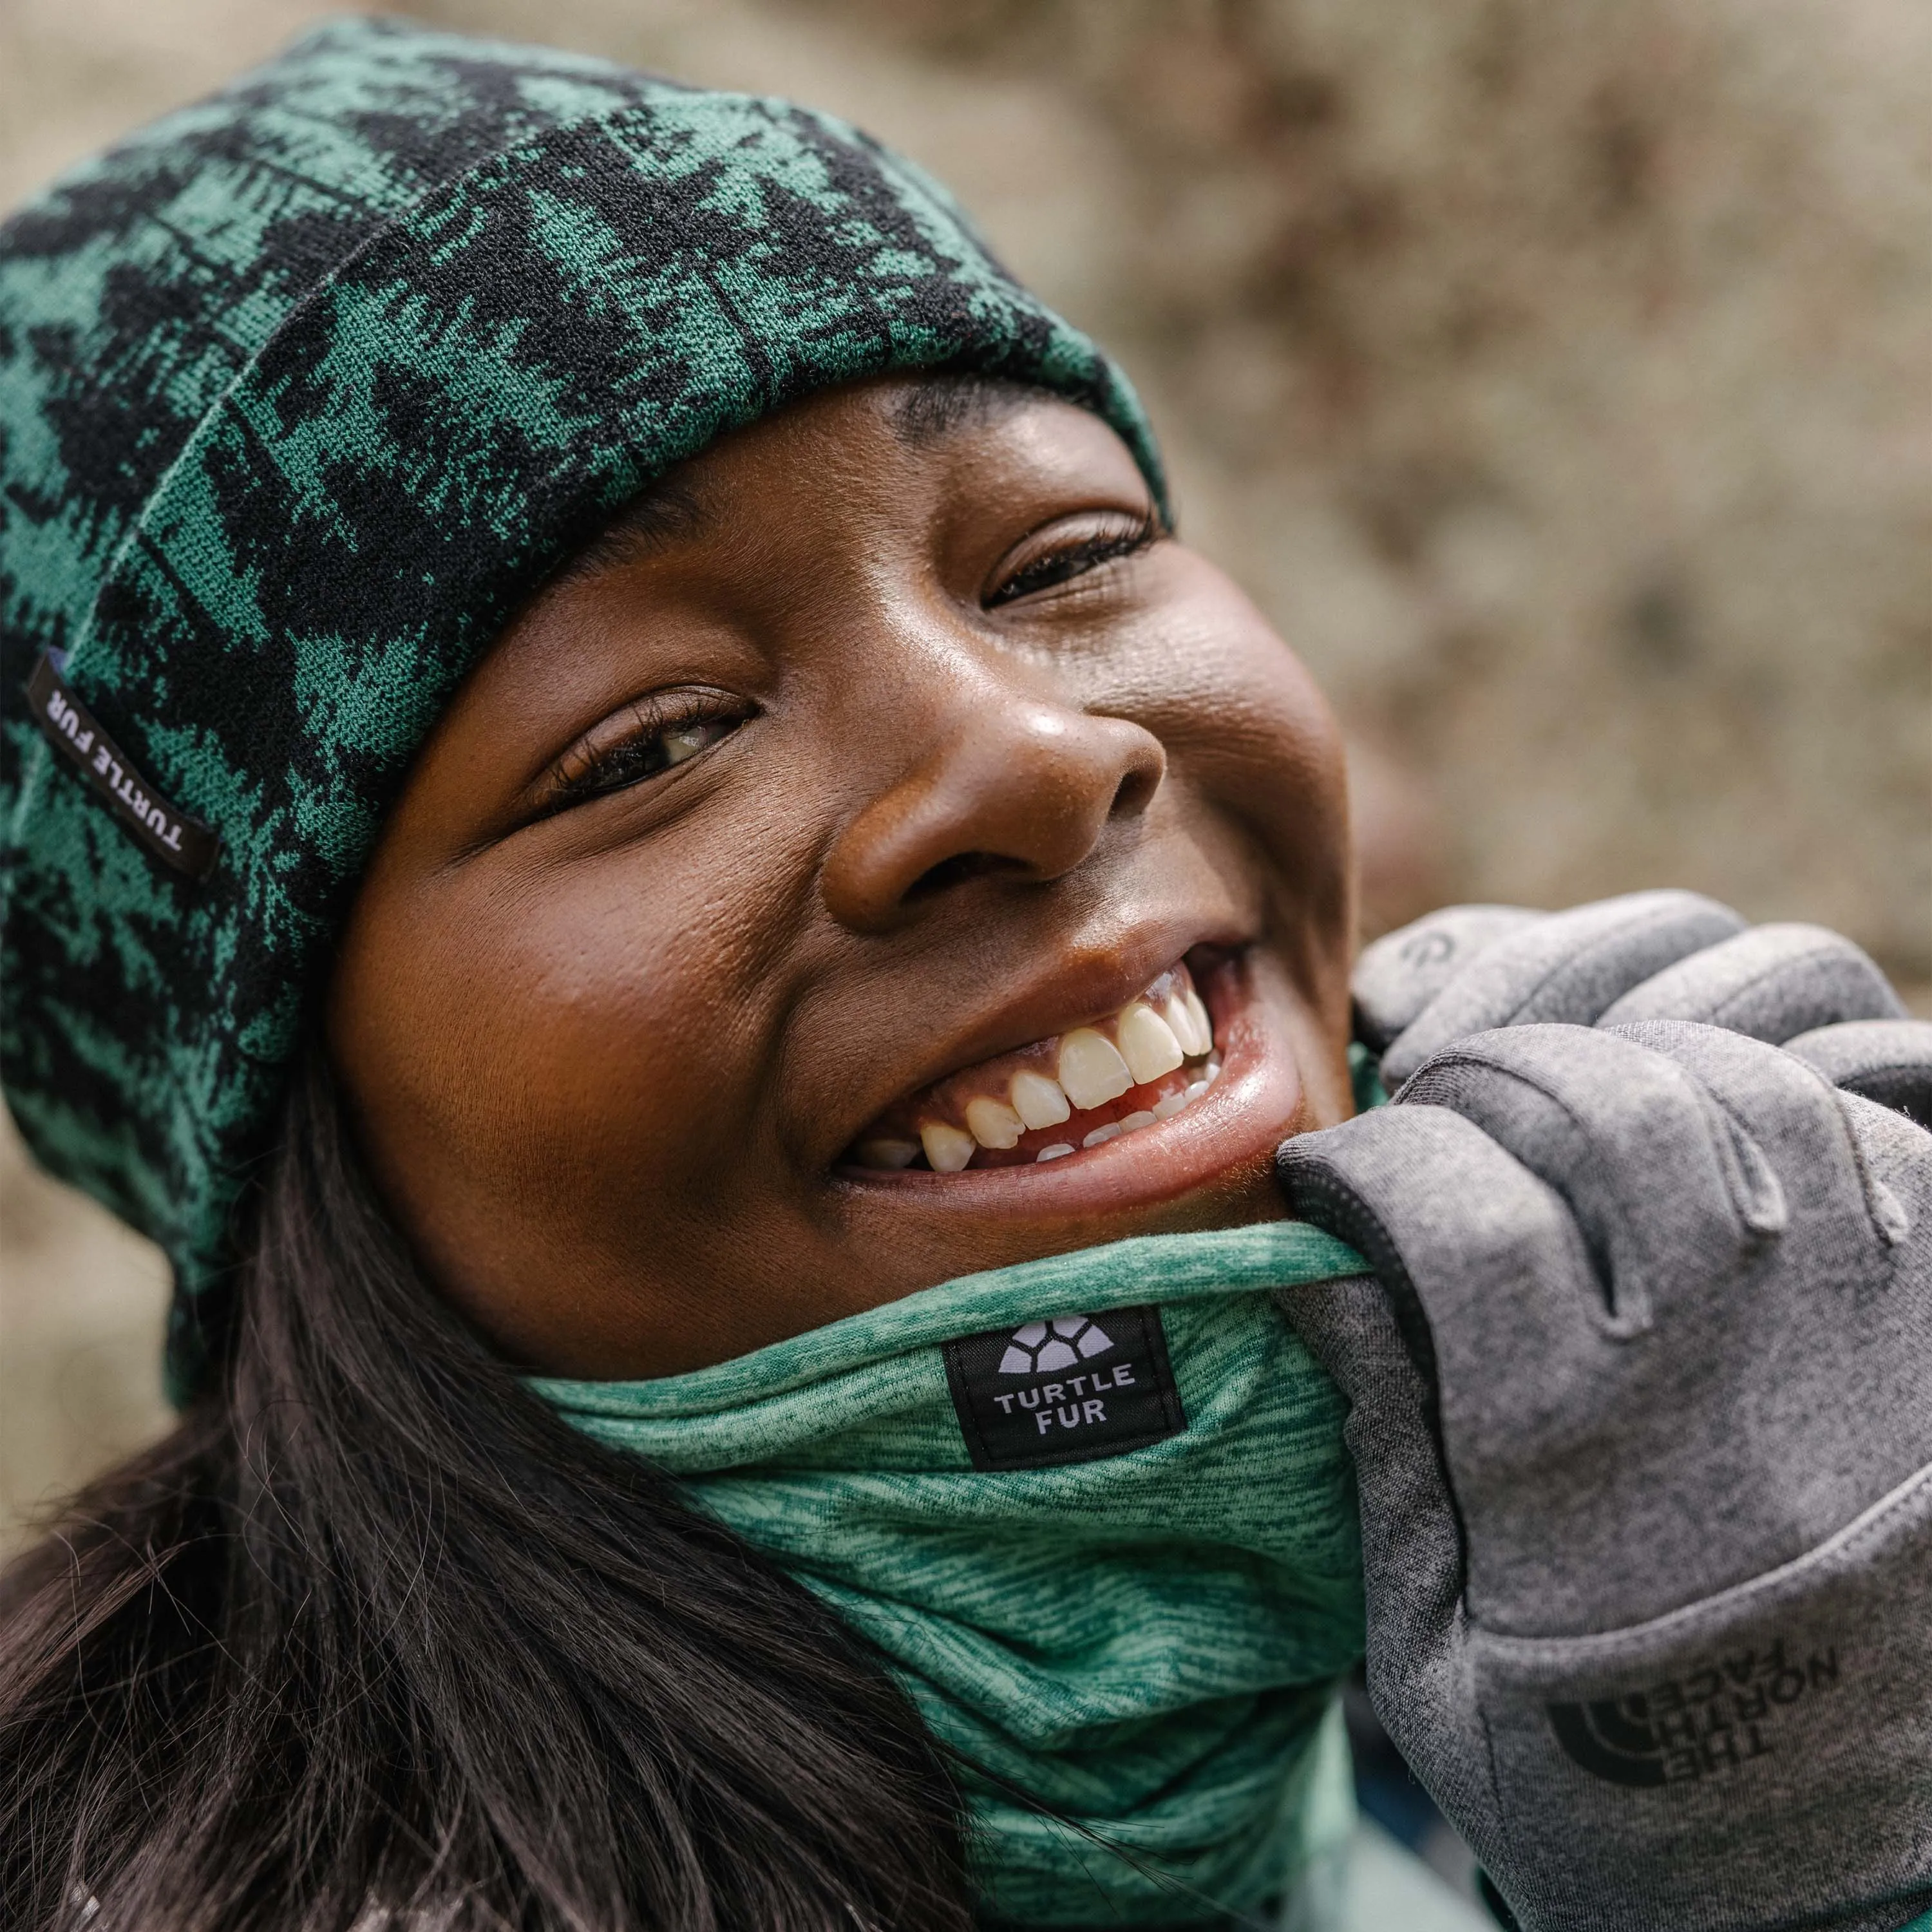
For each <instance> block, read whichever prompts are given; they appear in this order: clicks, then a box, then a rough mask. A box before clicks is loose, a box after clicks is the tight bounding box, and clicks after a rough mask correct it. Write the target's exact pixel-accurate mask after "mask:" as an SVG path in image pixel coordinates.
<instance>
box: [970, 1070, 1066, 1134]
mask: <svg viewBox="0 0 1932 1932" xmlns="http://www.w3.org/2000/svg"><path fill="white" fill-rule="evenodd" d="M1009 1092H1010V1095H1011V1097H1012V1100H1013V1111H1014V1112H1015V1113H1016V1114H1018V1115H1019V1117H1020V1118H1021V1119H1022V1120H1023V1121H1025V1123H1026V1124H1027V1125H1028V1127H1058V1126H1059V1124H1061V1121H1064V1120H1065V1119H1066V1118H1067V1115H1069V1114H1070V1113H1071V1112H1073V1109H1072V1108H1071V1107H1070V1106H1068V1105H1067V1096H1066V1095H1065V1094H1064V1093H1062V1092H1061V1090H1060V1085H1059V1083H1058V1082H1057V1081H1052V1080H1049V1079H1048V1078H1047V1077H1046V1075H1045V1074H1043V1073H1016V1074H1015V1075H1014V1076H1013V1085H1012V1087H1011V1088H1010V1089H1009ZM968 1118H969V1119H970V1118H971V1114H970V1113H969V1114H968Z"/></svg>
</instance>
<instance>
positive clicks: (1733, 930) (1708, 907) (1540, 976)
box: [1353, 892, 1905, 1091]
mask: <svg viewBox="0 0 1932 1932" xmlns="http://www.w3.org/2000/svg"><path fill="white" fill-rule="evenodd" d="M1353 990H1354V993H1355V1031H1356V1034H1357V1035H1358V1037H1359V1038H1360V1039H1361V1041H1362V1043H1364V1045H1365V1046H1367V1047H1368V1048H1369V1049H1370V1051H1371V1052H1374V1053H1376V1054H1378V1055H1380V1056H1381V1059H1382V1079H1383V1080H1384V1081H1385V1083H1386V1084H1387V1085H1388V1087H1389V1088H1390V1089H1391V1091H1393V1090H1394V1088H1396V1087H1397V1086H1399V1085H1400V1084H1401V1083H1402V1082H1403V1081H1405V1080H1406V1079H1408V1078H1409V1076H1410V1075H1411V1074H1412V1073H1414V1072H1415V1070H1416V1069H1417V1068H1418V1067H1420V1066H1421V1064H1422V1063H1423V1062H1424V1061H1425V1060H1427V1058H1429V1056H1430V1055H1431V1054H1432V1053H1435V1052H1438V1051H1439V1050H1440V1049H1442V1048H1443V1047H1445V1046H1448V1044H1449V1043H1450V1042H1451V1040H1460V1039H1462V1038H1463V1037H1464V1036H1465V1035H1466V1034H1472V1033H1484V1032H1487V1031H1488V1030H1489V1029H1490V1028H1492V1027H1502V1026H1522V1025H1529V1024H1534V1023H1537V1022H1567V1023H1568V1024H1570V1025H1576V1026H1592V1025H1603V1026H1619V1025H1626V1024H1628V1023H1630V1022H1634V1021H1637V1020H1697V1021H1700V1022H1704V1023H1706V1024H1707V1025H1712V1026H1721V1027H1724V1028H1727V1029H1728V1030H1729V1031H1731V1032H1733V1033H1744V1034H1750V1035H1751V1037H1752V1038H1753V1039H1754V1040H1769V1041H1770V1042H1772V1044H1773V1045H1774V1046H1783V1045H1784V1043H1785V1042H1786V1041H1787V1040H1790V1039H1792V1038H1793V1037H1794V1036H1796V1035H1797V1034H1802V1033H1805V1032H1807V1031H1811V1030H1812V1029H1814V1028H1820V1027H1823V1026H1826V1025H1833V1024H1835V1023H1838V1022H1847V1021H1859V1020H1890V1019H1902V1018H1903V1016H1904V1013H1905V1009H1904V1007H1903V1006H1901V1005H1900V1004H1899V1000H1898V996H1897V995H1896V994H1895V993H1894V992H1893V991H1892V990H1891V987H1890V986H1889V985H1888V984H1887V983H1886V980H1885V975H1884V974H1882V973H1881V972H1880V971H1879V969H1878V968H1877V967H1876V966H1875V965H1873V963H1872V962H1871V960H1870V959H1869V958H1868V957H1867V956H1866V955H1865V954H1864V953H1861V951H1860V950H1858V947H1855V946H1854V945H1853V944H1852V942H1851V941H1849V940H1848V939H1841V938H1839V936H1838V935H1837V934H1836V933H1834V932H1826V929H1824V928H1823V926H1752V927H1747V926H1746V925H1745V922H1744V921H1743V920H1742V919H1741V918H1739V916H1738V915H1737V914H1736V913H1734V912H1733V911H1732V910H1730V907H1727V906H1721V905H1720V904H1718V902H1717V901H1715V899H1707V898H1703V896H1702V895H1700V894H1698V893H1696V892H1631V893H1628V894H1627V895H1625V896H1624V897H1622V898H1613V899H1599V900H1598V901H1595V903H1594V904H1590V905H1582V906H1577V907H1573V908H1572V909H1571V910H1570V911H1568V912H1560V913H1538V912H1529V911H1527V910H1524V908H1523V907H1520V906H1490V905H1463V906H1451V907H1448V909H1447V910H1445V911H1442V912H1438V913H1430V916H1428V917H1427V918H1426V919H1418V920H1417V921H1416V922H1415V923H1414V924H1413V925H1412V926H1404V927H1403V928H1402V929H1401V930H1400V932H1391V933H1390V934H1388V935H1387V936H1386V937H1385V938H1382V939H1379V940H1377V941H1376V943H1375V944H1373V946H1370V947H1367V949H1366V950H1364V953H1363V954H1362V956H1361V959H1359V960H1358V962H1356V966H1355V977H1354V982H1353Z"/></svg>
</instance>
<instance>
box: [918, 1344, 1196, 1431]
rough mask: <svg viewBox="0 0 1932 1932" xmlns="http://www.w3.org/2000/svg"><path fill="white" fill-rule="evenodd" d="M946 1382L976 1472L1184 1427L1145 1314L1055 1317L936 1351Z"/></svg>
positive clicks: (1169, 1372)
mask: <svg viewBox="0 0 1932 1932" xmlns="http://www.w3.org/2000/svg"><path fill="white" fill-rule="evenodd" d="M945 1355H946V1378H947V1382H948V1384H949V1385H950V1388H951V1389H952V1391H953V1408H954V1409H956V1411H957V1412H958V1414H959V1427H960V1430H961V1433H962V1434H963V1435H964V1436H965V1438H966V1447H967V1449H968V1453H969V1454H971V1457H972V1458H973V1466H974V1468H975V1469H1051V1468H1052V1467H1053V1466H1055V1465H1056V1464H1058V1463H1091V1462H1094V1461H1095V1460H1098V1459H1099V1458H1100V1457H1103V1456H1120V1455H1124V1454H1126V1453H1127V1451H1129V1450H1130V1449H1144V1448H1146V1447H1147V1446H1148V1444H1150V1443H1153V1442H1160V1441H1161V1440H1162V1439H1163V1438H1165V1437H1166V1436H1178V1435H1179V1434H1180V1433H1181V1431H1182V1430H1184V1429H1185V1428H1186V1427H1187V1413H1186V1412H1185V1411H1184V1409H1182V1407H1181V1396H1180V1392H1179V1391H1178V1390H1177V1389H1176V1388H1175V1385H1174V1370H1173V1368H1172V1365H1171V1364H1169V1361H1168V1358H1167V1337H1166V1334H1165V1333H1164V1332H1163V1330H1162V1328H1161V1325H1160V1313H1159V1312H1158V1311H1157V1310H1154V1309H1152V1308H1116V1309H1113V1310H1109V1312H1108V1313H1106V1315H1104V1316H1091V1315H1059V1316H1055V1317H1054V1318H1053V1319H1052V1320H1051V1321H1048V1322H1023V1323H1022V1324H1021V1325H1020V1326H1019V1328H992V1329H989V1330H988V1331H986V1333H985V1334H980V1335H968V1336H966V1337H963V1338H962V1340H959V1341H956V1342H949V1343H947V1345H946V1349H945Z"/></svg>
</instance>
